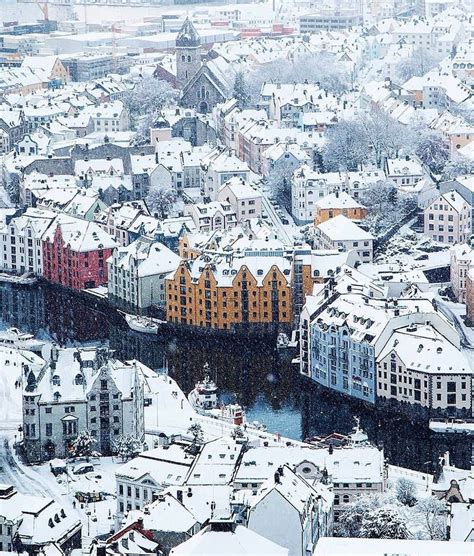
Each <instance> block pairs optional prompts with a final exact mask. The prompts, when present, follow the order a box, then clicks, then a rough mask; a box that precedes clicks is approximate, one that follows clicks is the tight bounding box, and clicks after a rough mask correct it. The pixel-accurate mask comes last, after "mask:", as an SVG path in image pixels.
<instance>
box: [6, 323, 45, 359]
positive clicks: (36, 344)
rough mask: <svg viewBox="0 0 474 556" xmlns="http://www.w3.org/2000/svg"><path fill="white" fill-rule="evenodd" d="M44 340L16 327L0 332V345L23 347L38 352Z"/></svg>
mask: <svg viewBox="0 0 474 556" xmlns="http://www.w3.org/2000/svg"><path fill="white" fill-rule="evenodd" d="M45 344H46V342H44V341H42V340H38V339H37V338H35V337H34V336H33V334H28V333H27V332H22V331H21V330H18V328H9V329H8V330H2V331H1V332H0V346H7V347H11V348H16V349H24V350H28V351H34V352H35V353H39V352H40V351H41V350H42V349H43V346H44V345H45Z"/></svg>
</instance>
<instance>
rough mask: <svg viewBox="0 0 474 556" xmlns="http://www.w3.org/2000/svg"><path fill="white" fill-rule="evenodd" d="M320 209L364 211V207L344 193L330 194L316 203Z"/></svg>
mask: <svg viewBox="0 0 474 556" xmlns="http://www.w3.org/2000/svg"><path fill="white" fill-rule="evenodd" d="M316 207H317V208H318V209H335V208H338V209H339V208H345V209H362V208H364V205H362V204H361V203H359V202H358V201H356V200H355V199H354V198H353V197H351V196H350V195H349V194H348V193H345V192H344V191H342V192H341V193H330V194H329V195H326V196H325V197H323V198H322V199H319V200H318V201H317V202H316Z"/></svg>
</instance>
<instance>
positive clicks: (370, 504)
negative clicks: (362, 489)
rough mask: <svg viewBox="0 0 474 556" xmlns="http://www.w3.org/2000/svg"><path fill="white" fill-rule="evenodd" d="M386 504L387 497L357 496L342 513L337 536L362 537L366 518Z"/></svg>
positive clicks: (337, 526) (377, 495) (376, 495)
mask: <svg viewBox="0 0 474 556" xmlns="http://www.w3.org/2000/svg"><path fill="white" fill-rule="evenodd" d="M384 503H386V497H385V496H383V495H379V494H369V495H361V496H357V497H356V498H355V499H354V500H353V502H352V503H351V504H349V505H348V506H346V507H345V509H344V511H343V512H341V515H340V517H339V521H338V522H337V524H336V531H337V534H338V535H339V536H341V537H360V536H361V535H360V531H361V527H362V522H363V520H364V517H365V516H366V515H367V514H369V513H370V512H372V511H373V510H375V509H378V508H380V507H381V506H382V505H383V504H384Z"/></svg>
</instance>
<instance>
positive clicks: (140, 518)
mask: <svg viewBox="0 0 474 556" xmlns="http://www.w3.org/2000/svg"><path fill="white" fill-rule="evenodd" d="M137 529H138V530H139V531H141V530H142V529H143V517H139V518H138V520H137Z"/></svg>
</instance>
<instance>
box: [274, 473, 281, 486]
mask: <svg viewBox="0 0 474 556" xmlns="http://www.w3.org/2000/svg"><path fill="white" fill-rule="evenodd" d="M274 477H275V484H276V485H279V484H280V473H278V471H275V475H274Z"/></svg>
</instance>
